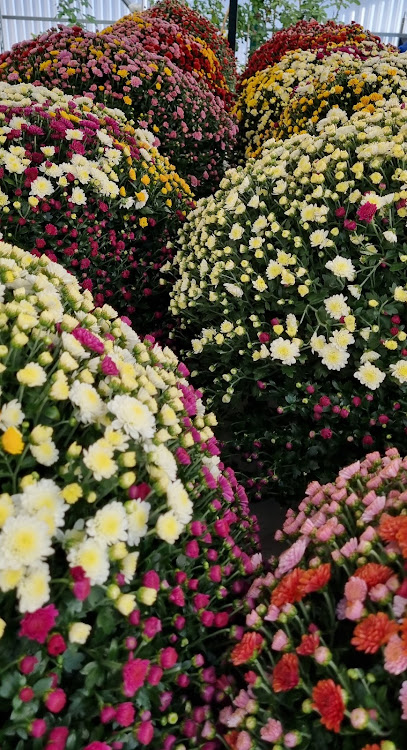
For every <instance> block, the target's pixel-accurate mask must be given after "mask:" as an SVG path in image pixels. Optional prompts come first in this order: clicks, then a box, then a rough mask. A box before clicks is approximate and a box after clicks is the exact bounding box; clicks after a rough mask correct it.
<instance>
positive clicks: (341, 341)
mask: <svg viewBox="0 0 407 750" xmlns="http://www.w3.org/2000/svg"><path fill="white" fill-rule="evenodd" d="M329 343H330V344H333V345H334V346H337V347H338V349H346V348H347V347H348V346H350V344H354V343H355V338H354V336H353V335H352V334H351V332H350V331H348V330H347V329H346V328H338V329H337V330H336V331H334V332H333V334H332V336H330V337H329Z"/></svg>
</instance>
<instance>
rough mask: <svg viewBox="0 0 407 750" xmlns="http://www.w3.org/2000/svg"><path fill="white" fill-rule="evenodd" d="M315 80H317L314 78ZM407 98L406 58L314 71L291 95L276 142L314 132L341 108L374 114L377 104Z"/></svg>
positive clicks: (389, 57) (375, 59)
mask: <svg viewBox="0 0 407 750" xmlns="http://www.w3.org/2000/svg"><path fill="white" fill-rule="evenodd" d="M313 76H315V77H313ZM393 96H396V97H398V99H399V100H400V101H401V102H403V101H405V99H406V97H407V56H406V55H386V56H385V57H384V56H377V57H371V58H368V59H365V60H360V59H359V60H357V61H355V64H354V65H352V66H349V65H348V63H347V62H346V61H344V62H341V63H340V64H339V65H338V67H335V69H333V68H331V70H330V71H329V73H328V75H327V71H326V70H325V69H324V68H323V67H322V66H317V67H315V69H314V71H311V76H310V78H309V79H307V80H306V81H303V82H302V83H300V84H299V85H298V86H297V87H296V89H295V90H294V91H293V92H292V94H291V96H290V99H289V102H288V104H287V106H286V107H285V109H284V110H283V112H282V115H281V117H280V121H279V123H278V126H277V135H276V138H287V137H289V136H290V135H294V134H295V133H303V132H306V131H307V130H313V128H314V126H315V125H316V123H318V122H319V120H320V119H322V118H323V117H325V115H326V113H327V112H328V111H329V110H330V109H332V108H334V107H339V108H340V109H341V110H342V111H344V112H346V114H347V115H349V116H350V115H352V114H353V113H354V112H357V111H359V110H362V109H366V110H367V111H369V112H374V110H375V108H376V104H377V102H380V103H382V102H383V101H385V100H387V99H391V98H392V97H393Z"/></svg>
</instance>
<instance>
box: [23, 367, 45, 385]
mask: <svg viewBox="0 0 407 750" xmlns="http://www.w3.org/2000/svg"><path fill="white" fill-rule="evenodd" d="M46 379H47V374H46V372H45V370H44V369H43V368H42V367H41V365H39V364H38V363H37V362H29V363H28V365H26V366H25V367H23V368H22V369H21V370H19V371H18V372H17V380H18V382H19V383H21V385H26V386H28V388H37V387H38V386H40V385H44V383H45V381H46Z"/></svg>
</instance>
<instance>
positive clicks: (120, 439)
mask: <svg viewBox="0 0 407 750" xmlns="http://www.w3.org/2000/svg"><path fill="white" fill-rule="evenodd" d="M104 439H105V440H106V441H107V442H108V443H109V445H111V446H112V448H113V450H115V451H119V452H120V453H124V452H125V451H127V449H128V447H129V439H128V437H127V436H126V435H123V433H122V432H121V431H120V430H115V429H113V427H112V426H111V425H110V426H109V427H106V429H105V434H104Z"/></svg>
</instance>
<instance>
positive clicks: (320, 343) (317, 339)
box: [310, 333, 326, 354]
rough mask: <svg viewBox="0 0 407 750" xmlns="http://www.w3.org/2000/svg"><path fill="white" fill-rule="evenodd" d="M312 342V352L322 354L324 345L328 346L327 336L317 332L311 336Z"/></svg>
mask: <svg viewBox="0 0 407 750" xmlns="http://www.w3.org/2000/svg"><path fill="white" fill-rule="evenodd" d="M310 344H311V351H312V353H313V354H315V353H317V354H320V353H321V352H322V349H323V348H324V346H326V338H325V336H317V335H316V333H313V334H312V336H311V338H310Z"/></svg>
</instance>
